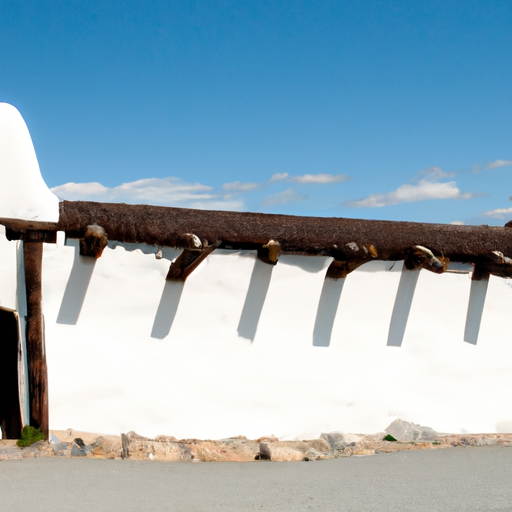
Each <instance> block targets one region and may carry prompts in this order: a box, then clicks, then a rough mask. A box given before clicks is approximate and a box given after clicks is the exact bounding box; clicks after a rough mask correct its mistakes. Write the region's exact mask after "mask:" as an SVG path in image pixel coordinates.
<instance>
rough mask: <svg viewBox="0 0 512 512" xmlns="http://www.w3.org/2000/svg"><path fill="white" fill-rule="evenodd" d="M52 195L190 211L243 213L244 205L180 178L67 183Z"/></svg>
mask: <svg viewBox="0 0 512 512" xmlns="http://www.w3.org/2000/svg"><path fill="white" fill-rule="evenodd" d="M52 192H53V193H54V194H55V195H57V196H58V197H61V198H62V199H68V200H72V201H87V200H89V201H104V202H113V203H118V202H125V203H132V204H133V203H143V204H147V203H149V204H154V205H164V206H186V207H191V208H212V209H228V210H232V209H242V208H243V202H242V201H240V200H232V199H230V198H228V197H225V196H223V195H222V194H220V195H219V194H216V193H214V192H213V187H210V186H209V185H203V184H201V183H187V182H185V181H182V180H181V179H179V178H173V177H169V178H147V179H142V180H137V181H132V182H129V183H123V184H122V185H118V186H116V187H105V186H104V185H102V184H101V183H97V182H91V183H66V184H64V185H60V186H58V187H54V188H52Z"/></svg>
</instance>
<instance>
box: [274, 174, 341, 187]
mask: <svg viewBox="0 0 512 512" xmlns="http://www.w3.org/2000/svg"><path fill="white" fill-rule="evenodd" d="M348 180H350V176H348V175H346V174H328V173H325V172H323V173H318V174H303V175H302V176H290V175H289V174H288V173H287V172H278V173H277V174H273V175H272V177H271V178H270V180H269V182H274V181H289V182H290V183H300V184H301V185H309V184H316V185H326V184H329V183H342V182H344V181H348Z"/></svg>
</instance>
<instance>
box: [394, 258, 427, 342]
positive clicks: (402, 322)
mask: <svg viewBox="0 0 512 512" xmlns="http://www.w3.org/2000/svg"><path fill="white" fill-rule="evenodd" d="M419 275H420V269H415V270H408V269H407V268H405V267H404V268H403V269H402V275H401V276H400V283H399V285H398V290H397V292H396V298H395V305H394V306H393V313H392V315H391V322H390V323H389V332H388V342H387V346H388V347H401V346H402V341H403V339H404V334H405V328H406V327H407V320H408V319H409V313H410V312H411V304H412V299H413V297H414V291H415V290H416V283H417V282H418V277H419Z"/></svg>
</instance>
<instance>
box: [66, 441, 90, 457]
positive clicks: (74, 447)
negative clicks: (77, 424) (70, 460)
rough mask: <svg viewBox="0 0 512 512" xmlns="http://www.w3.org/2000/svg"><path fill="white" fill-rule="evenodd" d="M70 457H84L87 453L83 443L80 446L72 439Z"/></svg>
mask: <svg viewBox="0 0 512 512" xmlns="http://www.w3.org/2000/svg"><path fill="white" fill-rule="evenodd" d="M70 453H71V457H85V456H86V455H87V451H86V450H85V445H84V446H80V445H79V444H77V443H75V441H73V442H72V443H71V452H70Z"/></svg>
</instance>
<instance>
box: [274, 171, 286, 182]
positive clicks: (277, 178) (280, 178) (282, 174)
mask: <svg viewBox="0 0 512 512" xmlns="http://www.w3.org/2000/svg"><path fill="white" fill-rule="evenodd" d="M288 176H289V174H288V173H287V172H276V173H275V174H272V176H271V178H270V180H269V181H283V180H285V179H286V178H288Z"/></svg>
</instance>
